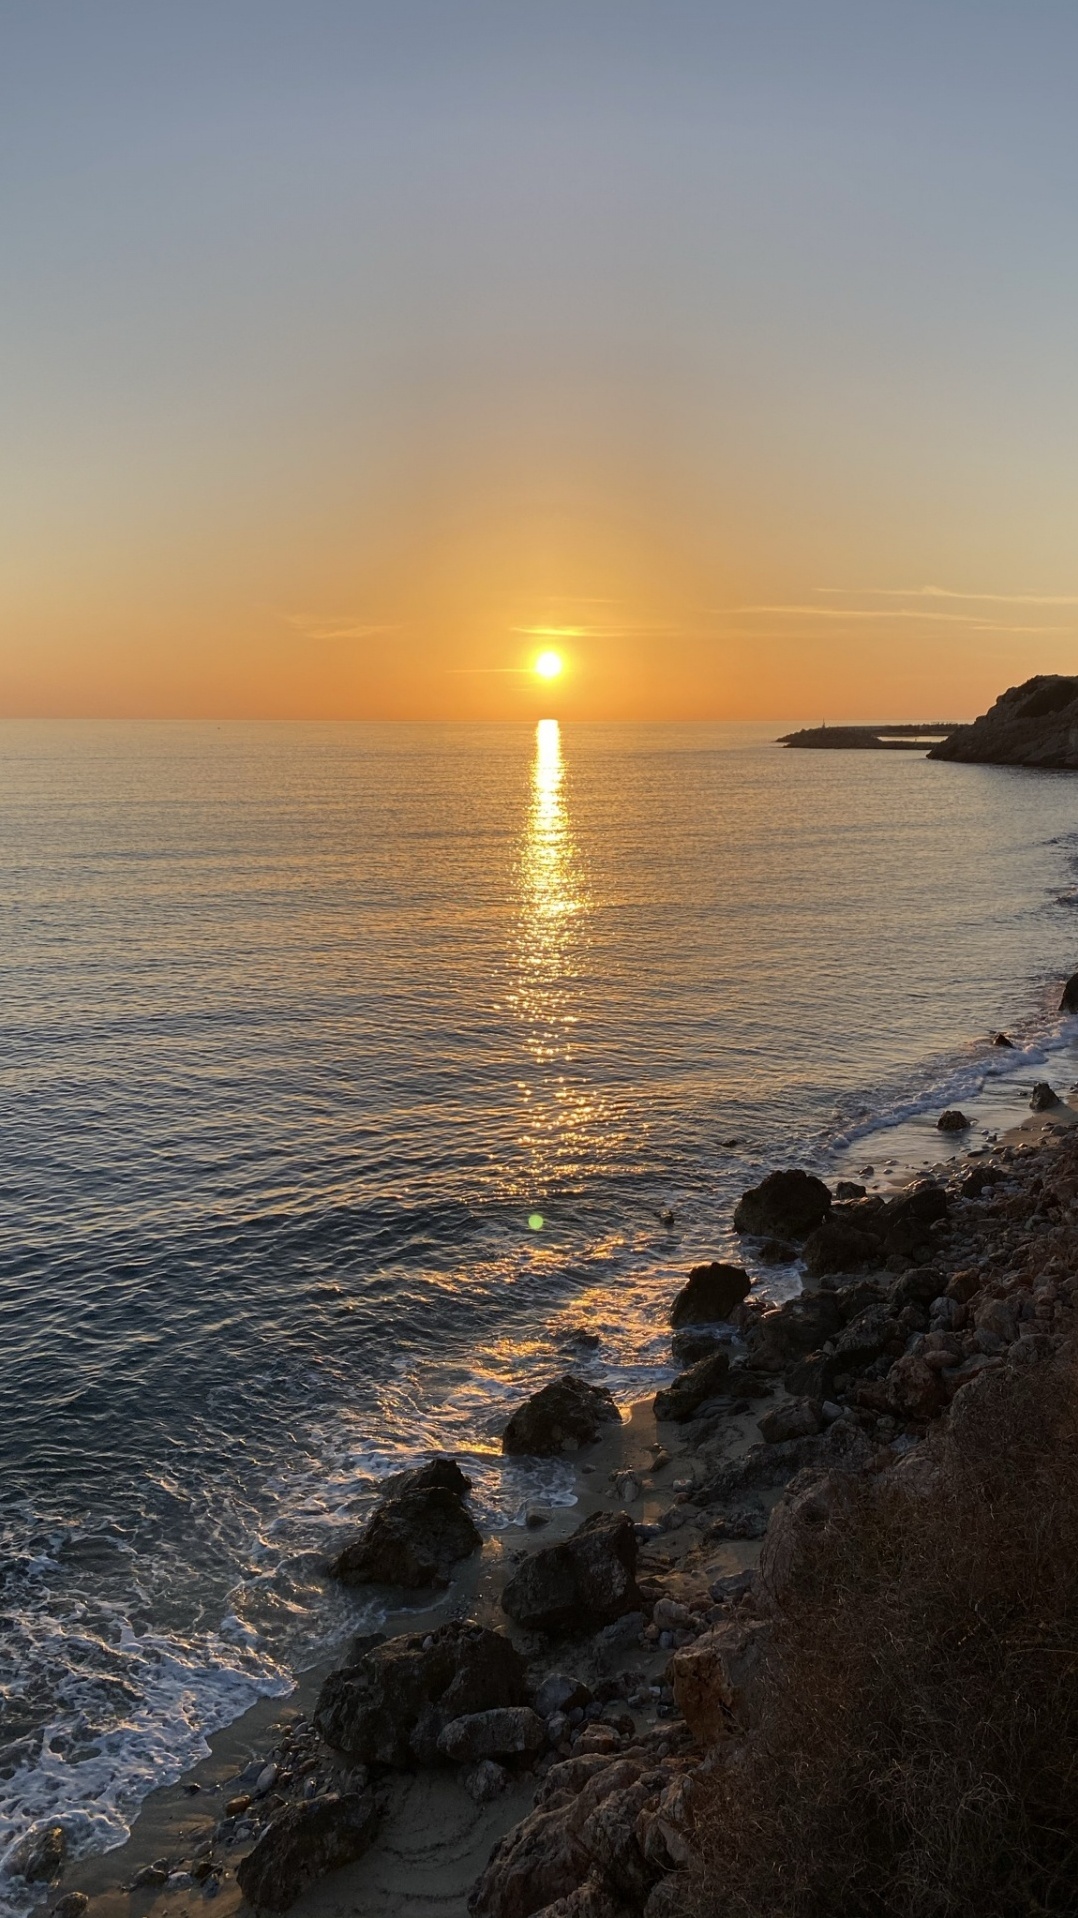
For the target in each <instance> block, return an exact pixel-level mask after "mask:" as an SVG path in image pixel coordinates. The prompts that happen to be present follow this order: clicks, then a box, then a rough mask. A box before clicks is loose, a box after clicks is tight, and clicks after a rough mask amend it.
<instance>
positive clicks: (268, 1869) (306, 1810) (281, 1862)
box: [236, 1791, 378, 1911]
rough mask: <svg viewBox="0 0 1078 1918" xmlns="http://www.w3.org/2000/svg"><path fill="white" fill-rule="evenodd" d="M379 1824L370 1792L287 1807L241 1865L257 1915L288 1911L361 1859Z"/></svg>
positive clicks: (241, 1879)
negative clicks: (313, 1886) (305, 1893)
mask: <svg viewBox="0 0 1078 1918" xmlns="http://www.w3.org/2000/svg"><path fill="white" fill-rule="evenodd" d="M377 1822H378V1813H377V1808H376V1806H375V1802H374V1795H373V1793H371V1792H369V1791H363V1792H340V1793H338V1792H330V1793H327V1794H326V1795H325V1796H324V1797H322V1798H312V1799H311V1800H310V1801H309V1802H307V1803H304V1802H299V1803H296V1804H291V1805H286V1806H285V1809H284V1810H283V1811H282V1812H280V1813H279V1814H278V1816H277V1817H276V1818H275V1819H274V1820H273V1823H272V1824H270V1825H267V1826H266V1829H265V1831H264V1832H263V1833H262V1835H261V1837H260V1838H259V1840H258V1842H257V1844H256V1845H255V1846H254V1848H253V1850H252V1851H249V1852H248V1854H247V1856H246V1858H242V1859H241V1860H240V1862H239V1864H238V1865H237V1867H236V1882H237V1884H238V1885H239V1888H240V1890H241V1891H242V1893H243V1895H244V1897H245V1898H246V1900H247V1903H248V1904H249V1905H254V1906H255V1908H256V1910H262V1911H287V1910H288V1907H289V1906H290V1905H293V1904H295V1901H296V1899H297V1898H298V1897H299V1895H300V1892H301V1891H305V1890H306V1888H307V1886H308V1885H311V1884H314V1882H315V1881H316V1879H319V1878H324V1877H325V1875H326V1873H327V1872H329V1871H338V1870H339V1869H340V1867H341V1866H342V1865H350V1864H351V1863H352V1862H353V1861H354V1860H355V1859H356V1858H361V1857H362V1855H363V1853H364V1852H365V1851H366V1850H367V1847H368V1846H369V1845H370V1843H371V1840H372V1838H373V1837H374V1833H375V1828H376V1825H377Z"/></svg>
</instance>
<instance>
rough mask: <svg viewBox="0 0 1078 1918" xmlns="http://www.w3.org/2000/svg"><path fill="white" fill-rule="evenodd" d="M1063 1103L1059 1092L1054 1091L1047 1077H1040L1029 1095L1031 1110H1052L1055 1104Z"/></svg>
mask: <svg viewBox="0 0 1078 1918" xmlns="http://www.w3.org/2000/svg"><path fill="white" fill-rule="evenodd" d="M1062 1104H1063V1101H1062V1099H1061V1098H1060V1096H1059V1094H1058V1092H1054V1091H1053V1090H1052V1087H1051V1086H1050V1085H1049V1084H1048V1081H1047V1079H1039V1080H1038V1081H1037V1084H1036V1085H1035V1086H1034V1088H1033V1090H1032V1092H1031V1093H1030V1095H1029V1109H1030V1111H1031V1112H1051V1111H1052V1108H1053V1107H1054V1106H1061V1105H1062Z"/></svg>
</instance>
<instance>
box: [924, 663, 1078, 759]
mask: <svg viewBox="0 0 1078 1918" xmlns="http://www.w3.org/2000/svg"><path fill="white" fill-rule="evenodd" d="M928 757H929V759H958V760H963V761H965V762H966V763H967V764H981V765H988V766H1044V767H1052V766H1059V767H1073V768H1076V769H1078V677H1074V676H1072V675H1070V674H1063V673H1038V675H1037V676H1036V678H1035V679H1027V680H1026V681H1025V682H1024V684H1023V685H1021V686H1010V687H1008V689H1007V691H1006V692H1005V693H1001V694H1000V696H999V698H998V699H997V701H996V703H995V705H994V706H993V707H992V708H991V710H990V711H989V712H987V713H983V714H982V715H981V717H980V719H975V720H974V721H973V724H972V725H971V726H959V727H958V729H957V731H956V732H953V733H952V734H951V735H950V737H949V738H947V739H945V740H944V741H943V743H942V744H941V745H939V746H933V748H932V750H931V752H930V753H929V755H928Z"/></svg>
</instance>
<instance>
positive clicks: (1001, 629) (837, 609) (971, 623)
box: [727, 587, 1078, 633]
mask: <svg viewBox="0 0 1078 1918" xmlns="http://www.w3.org/2000/svg"><path fill="white" fill-rule="evenodd" d="M819 590H820V591H821V592H822V591H826V590H827V589H826V588H823V587H821V588H820V589H819ZM970 597H971V598H972V597H974V595H970ZM986 597H987V596H986ZM1064 603H1065V602H1064ZM1076 603H1078V602H1076ZM727 610H728V611H729V612H731V613H740V614H742V615H745V614H752V615H753V616H755V615H757V614H761V613H767V614H772V613H781V614H783V615H784V616H788V615H790V614H796V615H797V616H798V617H799V618H802V619H884V620H894V619H906V620H926V621H929V622H930V623H931V624H932V625H937V626H938V625H940V624H941V623H942V624H945V625H948V626H966V627H968V628H969V629H970V631H971V632H978V633H1066V632H1069V631H1070V630H1071V629H1070V627H1069V626H1000V625H999V624H998V623H997V622H996V621H995V620H984V619H978V618H977V616H976V614H975V613H921V612H915V611H913V610H911V608H910V607H908V606H885V607H879V606H870V607H853V606H731V607H729V608H728V609H727Z"/></svg>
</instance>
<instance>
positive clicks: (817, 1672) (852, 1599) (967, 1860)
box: [693, 1356, 1078, 1918]
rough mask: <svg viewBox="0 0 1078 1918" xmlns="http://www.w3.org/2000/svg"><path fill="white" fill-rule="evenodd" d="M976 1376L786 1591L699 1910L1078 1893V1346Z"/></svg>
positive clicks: (710, 1834)
mask: <svg viewBox="0 0 1078 1918" xmlns="http://www.w3.org/2000/svg"><path fill="white" fill-rule="evenodd" d="M963 1398H964V1399H965V1401H966V1402H965V1405H964V1407H963V1414H962V1417H961V1418H960V1419H959V1418H957V1417H956V1419H955V1420H954V1421H953V1424H952V1427H950V1428H948V1429H946V1430H941V1432H940V1433H939V1434H938V1435H937V1436H936V1438H935V1439H934V1440H933V1441H932V1448H933V1453H934V1458H935V1463H936V1464H937V1465H938V1468H939V1469H938V1473H937V1474H936V1478H935V1483H934V1487H933V1489H932V1490H931V1491H929V1492H925V1491H924V1490H923V1489H922V1490H921V1491H920V1492H918V1491H916V1490H915V1489H914V1488H913V1487H910V1488H907V1489H906V1490H902V1489H898V1488H895V1487H886V1488H885V1486H884V1485H883V1484H882V1483H879V1482H878V1483H877V1484H876V1485H873V1483H872V1482H871V1481H868V1482H867V1483H866V1484H865V1486H864V1488H863V1489H862V1490H860V1491H859V1492H858V1494H857V1496H856V1497H855V1499H854V1501H853V1503H852V1507H851V1509H850V1511H849V1513H848V1514H847V1515H846V1516H845V1517H844V1518H843V1519H842V1520H841V1522H840V1523H838V1524H836V1525H835V1526H834V1527H832V1528H831V1529H830V1530H829V1532H828V1533H826V1534H825V1535H824V1536H823V1537H822V1538H821V1540H820V1545H819V1550H818V1551H817V1552H815V1553H814V1554H813V1555H812V1558H811V1561H810V1562H809V1563H808V1564H807V1565H806V1566H805V1567H804V1569H803V1572H802V1575H801V1577H800V1579H799V1582H798V1589H797V1590H796V1591H795V1592H794V1593H792V1594H791V1596H790V1599H789V1601H788V1602H787V1603H785V1604H784V1607H783V1611H782V1614H781V1616H780V1618H779V1620H778V1622H777V1626H776V1632H775V1642H774V1650H773V1654H772V1657H771V1659H770V1662H769V1667H768V1671H767V1675H766V1679H765V1683H764V1691H763V1700H762V1710H761V1714H760V1718H759V1721H758V1725H757V1728H756V1730H755V1732H754V1736H753V1737H752V1739H751V1740H749V1741H748V1743H747V1746H746V1748H745V1751H744V1754H743V1758H742V1760H741V1762H738V1763H736V1764H734V1765H732V1766H730V1767H728V1768H726V1770H725V1771H724V1772H723V1773H722V1774H721V1775H720V1777H719V1778H718V1779H717V1781H716V1784H715V1788H714V1796H713V1798H712V1800H711V1802H710V1804H709V1806H708V1811H707V1815H706V1817H705V1819H704V1821H703V1826H702V1839H703V1855H704V1857H705V1860H706V1866H705V1870H704V1872H703V1873H702V1874H701V1875H700V1877H699V1878H698V1880H697V1882H696V1884H695V1886H694V1897H693V1904H694V1908H695V1913H696V1918H959V1914H961V1918H1018V1915H1019V1914H1021V1915H1022V1918H1030V1915H1031V1914H1034V1913H1049V1912H1051V1913H1078V1363H1076V1361H1075V1358H1074V1357H1073V1356H1068V1357H1066V1358H1064V1359H1062V1360H1059V1361H1057V1362H1055V1363H1054V1364H1053V1365H1052V1366H1051V1367H1036V1368H1029V1370H1028V1371H1024V1372H1023V1373H1022V1374H1021V1375H1017V1376H1016V1375H1015V1374H1013V1373H1007V1374H995V1375H992V1377H991V1380H990V1381H989V1380H984V1381H981V1382H980V1383H979V1384H978V1387H977V1388H976V1390H974V1391H971V1392H970V1393H968V1394H964V1395H963Z"/></svg>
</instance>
